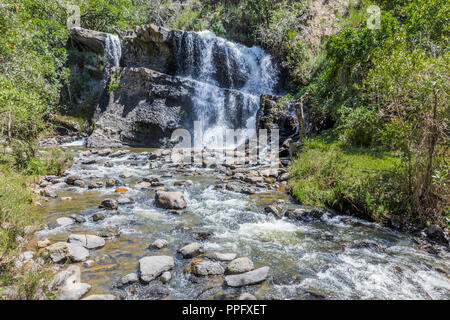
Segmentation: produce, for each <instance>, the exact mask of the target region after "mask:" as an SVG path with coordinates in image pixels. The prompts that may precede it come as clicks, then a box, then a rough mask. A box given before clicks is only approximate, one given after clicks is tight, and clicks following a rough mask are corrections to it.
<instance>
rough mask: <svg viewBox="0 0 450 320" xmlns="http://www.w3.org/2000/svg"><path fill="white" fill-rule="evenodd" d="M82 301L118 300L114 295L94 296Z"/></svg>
mask: <svg viewBox="0 0 450 320" xmlns="http://www.w3.org/2000/svg"><path fill="white" fill-rule="evenodd" d="M81 300H116V297H115V296H114V295H112V294H92V295H90V296H88V297H86V298H83V299H81Z"/></svg>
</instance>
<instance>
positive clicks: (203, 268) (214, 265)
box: [192, 261, 225, 276]
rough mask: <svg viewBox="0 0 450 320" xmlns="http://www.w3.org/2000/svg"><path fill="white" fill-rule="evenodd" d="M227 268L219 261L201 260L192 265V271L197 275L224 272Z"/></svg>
mask: <svg viewBox="0 0 450 320" xmlns="http://www.w3.org/2000/svg"><path fill="white" fill-rule="evenodd" d="M224 272H225V270H224V269H223V267H222V266H221V265H220V264H219V263H218V262H210V261H200V262H196V263H194V265H193V266H192V273H193V274H195V275H197V276H209V275H220V274H224Z"/></svg>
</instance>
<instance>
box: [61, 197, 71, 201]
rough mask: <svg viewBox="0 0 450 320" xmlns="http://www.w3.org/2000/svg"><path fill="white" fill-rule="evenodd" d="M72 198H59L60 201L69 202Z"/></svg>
mask: <svg viewBox="0 0 450 320" xmlns="http://www.w3.org/2000/svg"><path fill="white" fill-rule="evenodd" d="M70 200H72V197H61V201H70Z"/></svg>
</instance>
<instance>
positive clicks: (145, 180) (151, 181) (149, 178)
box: [142, 176, 159, 183]
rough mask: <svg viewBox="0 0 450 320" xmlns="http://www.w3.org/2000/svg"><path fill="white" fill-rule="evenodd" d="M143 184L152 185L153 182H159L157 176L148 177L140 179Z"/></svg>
mask: <svg viewBox="0 0 450 320" xmlns="http://www.w3.org/2000/svg"><path fill="white" fill-rule="evenodd" d="M142 180H143V181H144V182H148V183H154V182H159V179H158V177H157V176H148V177H145V178H144V179H142Z"/></svg>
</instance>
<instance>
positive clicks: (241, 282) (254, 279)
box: [225, 267, 270, 287]
mask: <svg viewBox="0 0 450 320" xmlns="http://www.w3.org/2000/svg"><path fill="white" fill-rule="evenodd" d="M269 270H270V268H269V267H262V268H259V269H256V270H253V271H249V272H246V273H241V274H236V275H229V276H226V277H225V283H226V284H227V285H228V286H229V287H243V286H248V285H252V284H257V283H260V282H263V281H264V280H266V279H267V276H268V275H269Z"/></svg>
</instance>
